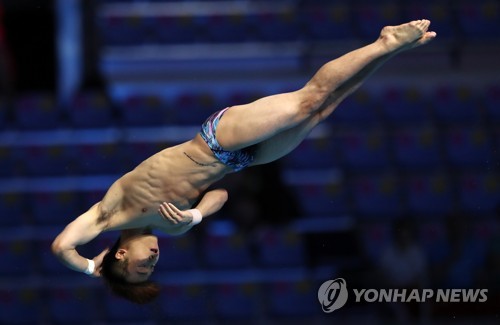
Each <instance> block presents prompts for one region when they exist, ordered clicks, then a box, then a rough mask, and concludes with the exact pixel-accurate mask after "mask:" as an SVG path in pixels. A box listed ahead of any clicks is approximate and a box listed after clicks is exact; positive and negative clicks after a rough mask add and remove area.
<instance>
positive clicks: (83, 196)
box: [79, 189, 107, 212]
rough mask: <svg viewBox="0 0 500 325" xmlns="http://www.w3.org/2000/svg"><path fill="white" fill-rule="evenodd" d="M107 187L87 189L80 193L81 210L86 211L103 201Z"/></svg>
mask: <svg viewBox="0 0 500 325" xmlns="http://www.w3.org/2000/svg"><path fill="white" fill-rule="evenodd" d="M106 191H107V189H95V190H85V191H83V192H81V193H80V194H79V195H80V202H81V204H80V207H81V208H80V211H81V212H85V211H87V210H88V209H89V208H90V207H91V206H93V205H94V204H96V203H97V202H99V201H101V200H102V198H103V197H104V195H105V194H106Z"/></svg>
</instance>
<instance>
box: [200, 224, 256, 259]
mask: <svg viewBox="0 0 500 325" xmlns="http://www.w3.org/2000/svg"><path fill="white" fill-rule="evenodd" d="M205 236H206V237H205V238H204V244H203V247H202V250H203V257H204V259H205V262H206V263H207V265H208V266H209V267H212V268H243V267H248V266H250V265H252V256H251V253H250V247H249V244H248V241H247V239H246V237H244V236H243V235H242V234H239V233H237V232H236V228H235V226H234V225H233V224H232V223H230V222H229V221H227V222H226V221H217V222H215V221H212V223H210V225H209V226H208V229H207V233H206V235H205Z"/></svg>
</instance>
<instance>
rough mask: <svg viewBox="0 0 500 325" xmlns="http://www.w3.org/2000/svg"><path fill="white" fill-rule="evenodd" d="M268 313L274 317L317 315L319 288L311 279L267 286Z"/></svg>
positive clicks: (278, 282)
mask: <svg viewBox="0 0 500 325" xmlns="http://www.w3.org/2000/svg"><path fill="white" fill-rule="evenodd" d="M265 290H266V293H267V294H266V296H267V309H268V310H267V312H268V314H269V315H271V316H272V317H278V318H300V317H311V316H314V315H317V314H318V313H319V312H320V311H321V307H320V305H319V304H318V286H317V285H316V284H315V283H314V282H313V281H311V280H309V279H305V278H304V279H296V280H281V281H273V282H270V283H266V284H265Z"/></svg>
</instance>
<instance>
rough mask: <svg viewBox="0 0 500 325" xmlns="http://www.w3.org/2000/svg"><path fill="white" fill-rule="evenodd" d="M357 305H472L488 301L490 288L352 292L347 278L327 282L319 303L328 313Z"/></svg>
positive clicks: (319, 292)
mask: <svg viewBox="0 0 500 325" xmlns="http://www.w3.org/2000/svg"><path fill="white" fill-rule="evenodd" d="M349 299H350V300H354V302H356V303H359V302H368V303H376V302H400V303H424V302H445V303H453V302H468V303H481V302H486V301H487V300H488V289H350V290H349V289H348V288H347V282H346V280H344V279H343V278H337V279H335V280H328V281H325V282H324V283H323V284H322V285H321V286H320V288H319V290H318V300H319V302H320V304H321V308H322V309H323V311H324V312H325V313H331V312H333V311H335V310H337V309H339V308H342V307H343V306H344V305H345V304H346V302H347V300H349Z"/></svg>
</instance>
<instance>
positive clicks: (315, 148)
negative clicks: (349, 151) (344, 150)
mask: <svg viewBox="0 0 500 325" xmlns="http://www.w3.org/2000/svg"><path fill="white" fill-rule="evenodd" d="M282 163H283V166H284V167H286V168H292V169H308V168H309V169H322V168H326V169H330V168H335V167H338V166H339V165H340V157H339V148H338V141H337V140H336V139H335V138H334V137H332V136H327V137H321V138H306V139H305V140H304V141H302V142H301V143H300V144H299V146H298V147H297V148H295V149H294V150H293V151H292V152H290V153H289V154H288V155H286V156H285V157H283V159H282Z"/></svg>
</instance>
